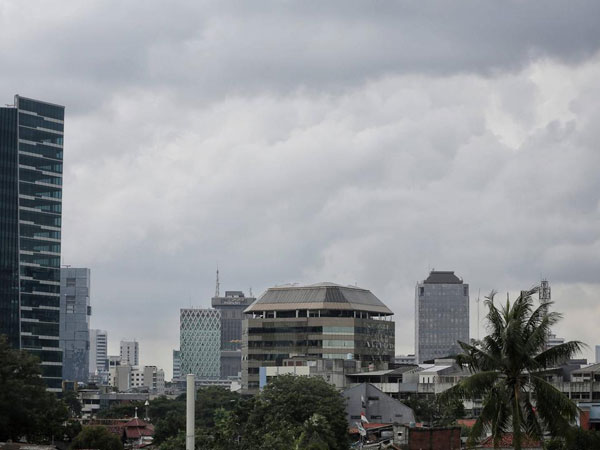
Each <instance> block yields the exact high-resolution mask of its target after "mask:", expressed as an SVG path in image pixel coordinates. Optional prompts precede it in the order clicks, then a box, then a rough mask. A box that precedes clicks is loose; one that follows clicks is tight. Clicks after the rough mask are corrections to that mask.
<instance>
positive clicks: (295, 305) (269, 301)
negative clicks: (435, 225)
mask: <svg viewBox="0 0 600 450" xmlns="http://www.w3.org/2000/svg"><path fill="white" fill-rule="evenodd" d="M296 309H328V310H355V311H368V312H370V313H374V314H377V315H382V316H390V315H393V314H394V313H393V312H392V311H391V310H390V309H389V308H388V307H387V306H385V305H384V304H383V302H382V301H381V300H379V299H378V298H377V297H375V295H373V293H372V292H371V291H369V290H368V289H363V288H359V287H356V286H342V285H339V284H335V283H317V284H310V285H307V286H299V285H284V286H275V287H272V288H269V289H267V290H266V291H265V293H264V294H263V295H261V296H260V298H259V299H258V300H256V301H255V302H254V303H252V305H250V306H249V307H248V308H247V309H246V310H245V311H244V312H246V313H252V312H257V311H285V310H296Z"/></svg>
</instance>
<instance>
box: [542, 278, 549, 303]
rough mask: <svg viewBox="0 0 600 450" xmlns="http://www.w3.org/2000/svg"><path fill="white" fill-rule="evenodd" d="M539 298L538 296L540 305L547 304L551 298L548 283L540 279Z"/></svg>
mask: <svg viewBox="0 0 600 450" xmlns="http://www.w3.org/2000/svg"><path fill="white" fill-rule="evenodd" d="M539 296H540V303H546V302H549V301H550V299H551V298H552V292H551V289H550V283H549V282H548V280H546V279H545V278H544V279H542V282H541V283H540V291H539Z"/></svg>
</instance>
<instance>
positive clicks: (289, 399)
mask: <svg viewBox="0 0 600 450" xmlns="http://www.w3.org/2000/svg"><path fill="white" fill-rule="evenodd" d="M216 429H217V431H218V432H220V433H221V434H220V435H219V438H218V439H215V445H216V446H217V447H215V448H219V449H254V448H261V449H265V450H267V449H270V450H289V449H290V448H294V447H295V446H296V447H297V448H299V449H309V448H313V449H316V448H327V449H331V450H345V449H347V448H348V424H347V423H346V414H345V407H344V400H343V399H342V397H341V395H340V394H339V393H338V392H337V391H336V390H335V388H333V387H332V386H331V385H329V384H328V383H327V382H325V381H324V380H323V379H321V378H309V377H296V376H280V377H277V378H275V379H274V380H273V381H271V382H270V383H269V384H268V385H267V386H266V387H265V388H264V389H263V391H262V392H261V393H260V394H258V395H257V396H256V397H255V398H254V399H251V400H247V401H242V402H240V403H239V404H238V405H237V406H236V408H235V409H234V410H233V411H231V412H229V413H227V414H225V418H224V419H223V420H221V421H219V420H217V423H216Z"/></svg>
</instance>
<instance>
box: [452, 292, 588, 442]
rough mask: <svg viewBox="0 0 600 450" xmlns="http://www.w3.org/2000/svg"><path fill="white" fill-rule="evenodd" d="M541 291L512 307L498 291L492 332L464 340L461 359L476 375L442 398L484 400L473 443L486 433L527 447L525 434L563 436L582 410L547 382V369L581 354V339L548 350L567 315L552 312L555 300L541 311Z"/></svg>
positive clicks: (490, 302)
mask: <svg viewBox="0 0 600 450" xmlns="http://www.w3.org/2000/svg"><path fill="white" fill-rule="evenodd" d="M537 291H538V288H534V289H531V290H529V291H522V292H521V294H520V295H519V297H518V298H517V299H516V300H515V301H514V302H513V303H512V304H511V303H510V301H509V300H508V299H507V300H506V304H505V305H502V306H500V307H497V306H496V304H495V302H494V297H495V293H494V292H492V293H491V294H490V295H489V296H488V297H486V301H485V305H486V307H487V308H488V313H487V316H486V319H487V322H488V325H489V330H488V331H489V334H488V335H487V336H486V337H485V338H484V339H483V340H481V341H476V342H474V343H472V344H467V343H464V342H460V345H461V347H462V349H463V351H464V353H462V354H461V355H459V356H458V357H457V362H458V363H459V364H465V365H467V366H468V367H469V369H470V370H471V372H472V373H473V374H472V375H471V376H470V377H468V378H466V379H464V380H463V381H461V382H460V383H459V384H458V385H456V386H455V387H453V388H451V389H449V390H448V391H446V392H445V393H444V394H443V396H442V398H443V399H450V398H452V397H454V396H456V397H458V398H483V408H482V411H481V415H480V416H479V418H478V419H477V421H476V423H475V425H474V426H473V428H472V430H471V434H470V437H469V443H470V444H473V443H474V442H475V441H476V440H477V439H478V438H480V437H481V436H482V435H483V434H484V433H485V432H486V431H490V432H491V434H492V436H494V440H495V442H498V441H499V440H500V439H501V437H502V435H503V434H505V433H506V432H509V431H512V432H513V433H514V441H513V442H514V447H515V449H517V450H518V449H520V448H521V441H522V438H523V436H524V435H526V436H529V437H531V438H534V439H542V437H543V433H544V431H545V430H547V431H549V432H550V433H551V434H552V435H553V436H559V435H563V434H564V433H565V432H566V431H567V430H568V429H569V426H570V424H571V423H572V422H573V421H574V419H575V416H576V413H577V407H576V405H575V404H574V403H573V402H572V401H571V400H570V399H569V398H568V397H566V396H565V395H564V394H563V393H562V392H560V391H559V390H558V389H556V388H555V387H554V386H552V385H551V384H550V383H549V382H548V381H546V379H545V377H544V375H545V373H546V369H548V368H552V367H556V366H557V365H560V364H562V363H564V362H565V361H566V360H568V359H569V358H571V357H573V356H574V355H575V354H576V353H578V352H580V351H581V348H582V346H583V344H582V343H581V342H578V341H570V342H565V343H564V344H560V345H557V346H555V347H552V348H547V347H546V344H547V339H548V336H549V334H550V329H551V327H552V326H553V325H554V324H556V323H557V322H558V321H559V320H560V318H561V315H560V314H558V313H556V312H551V311H550V306H551V305H552V302H549V301H545V302H541V303H540V305H539V306H538V307H537V308H535V307H534V303H533V298H532V296H533V295H534V294H535V293H536V292H537Z"/></svg>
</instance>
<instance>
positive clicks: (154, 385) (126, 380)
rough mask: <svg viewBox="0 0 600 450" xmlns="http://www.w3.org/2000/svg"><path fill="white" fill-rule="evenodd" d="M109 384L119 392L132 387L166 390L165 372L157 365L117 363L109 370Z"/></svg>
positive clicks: (153, 390) (160, 392)
mask: <svg viewBox="0 0 600 450" xmlns="http://www.w3.org/2000/svg"><path fill="white" fill-rule="evenodd" d="M109 384H110V385H111V386H113V387H116V388H117V390H118V391H119V392H125V391H128V390H131V389H138V390H139V389H145V388H147V389H148V392H151V393H155V394H162V393H164V392H165V372H164V371H163V370H162V369H159V368H158V367H156V366H143V367H133V366H129V365H122V366H121V365H115V366H112V367H111V368H110V370H109Z"/></svg>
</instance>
